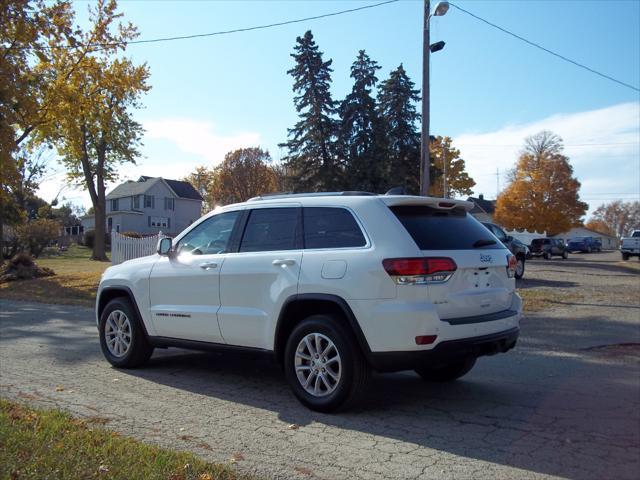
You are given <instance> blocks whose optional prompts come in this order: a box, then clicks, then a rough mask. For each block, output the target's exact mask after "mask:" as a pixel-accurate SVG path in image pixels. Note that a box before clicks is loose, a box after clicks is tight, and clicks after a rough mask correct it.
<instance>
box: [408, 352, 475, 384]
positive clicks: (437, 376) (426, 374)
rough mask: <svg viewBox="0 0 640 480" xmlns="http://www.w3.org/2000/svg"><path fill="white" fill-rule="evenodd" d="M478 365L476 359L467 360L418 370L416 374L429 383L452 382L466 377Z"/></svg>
mask: <svg viewBox="0 0 640 480" xmlns="http://www.w3.org/2000/svg"><path fill="white" fill-rule="evenodd" d="M475 364H476V359H475V358H474V357H472V358H465V359H463V360H458V361H455V362H451V363H448V364H446V365H444V366H440V367H435V368H433V367H420V368H416V373H417V374H418V375H420V376H421V377H422V378H423V380H426V381H428V382H452V381H454V380H457V379H458V378H460V377H462V376H464V375H466V374H467V373H469V371H470V370H471V369H472V368H473V366H474V365H475Z"/></svg>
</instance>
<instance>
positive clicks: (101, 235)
mask: <svg viewBox="0 0 640 480" xmlns="http://www.w3.org/2000/svg"><path fill="white" fill-rule="evenodd" d="M98 190H100V188H98ZM105 203H106V202H105V199H104V186H103V187H102V199H100V194H98V202H97V203H94V204H93V209H94V216H95V217H94V219H95V234H96V235H95V239H94V241H93V254H92V255H91V259H92V260H99V261H101V262H106V261H108V260H109V259H108V258H107V254H106V245H105V235H106V223H107V221H106V217H107V214H106V208H105Z"/></svg>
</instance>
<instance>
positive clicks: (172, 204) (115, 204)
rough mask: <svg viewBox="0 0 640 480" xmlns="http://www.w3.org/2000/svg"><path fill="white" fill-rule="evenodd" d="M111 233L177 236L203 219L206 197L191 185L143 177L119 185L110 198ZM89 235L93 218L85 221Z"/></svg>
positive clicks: (87, 217)
mask: <svg viewBox="0 0 640 480" xmlns="http://www.w3.org/2000/svg"><path fill="white" fill-rule="evenodd" d="M106 200H107V206H106V210H107V212H106V213H107V232H111V231H112V230H115V231H116V232H138V233H142V234H154V233H158V232H159V231H162V232H164V233H169V234H171V233H174V234H177V233H179V232H181V231H182V230H184V229H185V228H186V227H187V226H189V225H190V224H191V223H193V222H194V221H196V220H197V219H198V218H200V216H201V215H202V196H201V195H200V193H198V191H197V190H196V189H195V188H194V187H193V185H191V184H190V183H189V182H183V181H180V180H169V179H166V178H162V177H148V176H142V177H140V178H139V179H138V180H137V181H134V180H129V181H127V182H125V183H123V184H121V185H118V186H117V187H116V188H114V189H113V190H112V191H111V192H109V193H108V194H107V196H106ZM81 222H82V225H83V226H84V227H85V231H87V230H91V229H93V228H95V227H94V222H95V220H94V217H93V215H85V216H83V217H82V218H81Z"/></svg>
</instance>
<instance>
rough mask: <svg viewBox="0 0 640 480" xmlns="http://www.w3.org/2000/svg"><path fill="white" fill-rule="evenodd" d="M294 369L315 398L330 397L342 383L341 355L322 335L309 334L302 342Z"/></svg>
mask: <svg viewBox="0 0 640 480" xmlns="http://www.w3.org/2000/svg"><path fill="white" fill-rule="evenodd" d="M294 367H295V369H296V377H297V378H298V381H299V382H300V385H302V388H304V390H305V391H306V392H307V393H309V394H311V395H313V396H314V397H324V396H327V395H330V394H331V393H332V392H333V391H334V390H335V389H336V388H337V387H338V384H339V383H340V376H341V374H342V361H341V359H340V353H339V352H338V349H337V348H336V346H335V344H334V343H333V342H332V341H331V339H330V338H329V337H327V336H325V335H322V334H321V333H309V334H308V335H305V336H304V337H303V338H302V340H300V343H298V347H297V348H296V353H295V360H294Z"/></svg>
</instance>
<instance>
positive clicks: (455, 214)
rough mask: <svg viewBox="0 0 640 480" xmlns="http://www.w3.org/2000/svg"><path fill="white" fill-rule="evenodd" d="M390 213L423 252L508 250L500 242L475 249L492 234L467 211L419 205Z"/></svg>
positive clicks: (399, 207)
mask: <svg viewBox="0 0 640 480" xmlns="http://www.w3.org/2000/svg"><path fill="white" fill-rule="evenodd" d="M390 209H391V211H392V212H393V213H394V214H395V215H396V217H398V220H400V223H402V225H403V226H404V228H405V229H406V230H407V232H409V235H411V237H412V238H413V240H414V241H415V242H416V244H417V245H418V248H420V250H467V249H469V250H470V249H474V248H475V249H478V248H487V249H502V248H504V246H503V245H502V244H501V243H500V242H495V243H493V244H491V245H486V244H485V245H482V244H481V246H476V247H474V244H476V242H478V240H492V237H491V233H490V232H489V231H488V230H487V229H486V228H485V227H483V226H482V224H481V223H480V222H478V221H477V220H476V219H475V218H473V217H472V216H471V215H468V214H467V212H466V211H465V210H464V209H460V208H454V209H453V210H439V209H435V208H431V207H427V206H418V205H416V206H397V207H390ZM476 245H477V244H476Z"/></svg>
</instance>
